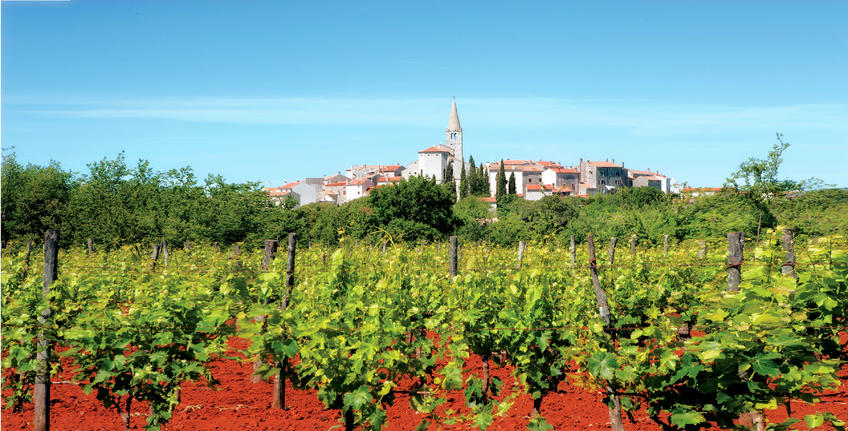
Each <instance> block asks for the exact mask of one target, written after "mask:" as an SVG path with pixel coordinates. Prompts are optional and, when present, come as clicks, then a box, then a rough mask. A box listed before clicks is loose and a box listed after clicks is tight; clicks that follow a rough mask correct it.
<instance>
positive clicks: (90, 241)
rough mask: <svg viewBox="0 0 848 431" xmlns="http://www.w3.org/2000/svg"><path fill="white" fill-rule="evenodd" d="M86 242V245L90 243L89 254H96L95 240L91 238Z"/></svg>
mask: <svg viewBox="0 0 848 431" xmlns="http://www.w3.org/2000/svg"><path fill="white" fill-rule="evenodd" d="M86 243H87V244H86V245H88V255H89V256H91V255H92V254H94V240H93V239H91V238H89V239H88V241H86Z"/></svg>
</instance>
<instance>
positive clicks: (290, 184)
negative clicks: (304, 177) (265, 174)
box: [280, 181, 301, 189]
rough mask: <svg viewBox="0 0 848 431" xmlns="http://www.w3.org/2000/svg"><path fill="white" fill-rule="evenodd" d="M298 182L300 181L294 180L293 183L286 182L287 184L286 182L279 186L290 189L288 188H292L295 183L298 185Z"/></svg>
mask: <svg viewBox="0 0 848 431" xmlns="http://www.w3.org/2000/svg"><path fill="white" fill-rule="evenodd" d="M300 183H301V181H295V182H293V183H288V184H286V185H283V186H280V188H281V189H290V188H292V187H294V186H296V185H298V184H300Z"/></svg>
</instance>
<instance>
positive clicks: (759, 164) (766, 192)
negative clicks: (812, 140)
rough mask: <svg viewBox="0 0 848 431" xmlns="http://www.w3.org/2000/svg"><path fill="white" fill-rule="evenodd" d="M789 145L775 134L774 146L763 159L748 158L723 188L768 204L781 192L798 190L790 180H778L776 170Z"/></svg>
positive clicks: (731, 175)
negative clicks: (775, 141)
mask: <svg viewBox="0 0 848 431" xmlns="http://www.w3.org/2000/svg"><path fill="white" fill-rule="evenodd" d="M787 148H789V143H788V142H784V141H783V134H781V133H778V134H777V143H776V144H774V146H773V147H772V149H771V151H769V153H768V156H766V158H765V159H758V158H755V157H749V158H748V160H746V161H744V162H742V163H741V164H740V165H739V169H738V170H736V171H735V172H733V173H732V174H730V177H728V178H727V180H726V181H725V184H724V186H725V187H728V188H732V189H735V190H738V191H741V192H743V193H745V194H746V195H748V197H750V198H751V199H754V200H755V201H761V202H764V203H765V204H766V205H768V203H769V202H771V200H772V199H773V198H774V196H776V195H777V194H779V193H781V192H786V191H788V190H794V189H797V188H798V183H796V182H795V181H792V180H786V179H780V178H778V170H779V169H780V164H781V163H782V162H783V158H782V156H783V152H784V151H785V150H786V149H787Z"/></svg>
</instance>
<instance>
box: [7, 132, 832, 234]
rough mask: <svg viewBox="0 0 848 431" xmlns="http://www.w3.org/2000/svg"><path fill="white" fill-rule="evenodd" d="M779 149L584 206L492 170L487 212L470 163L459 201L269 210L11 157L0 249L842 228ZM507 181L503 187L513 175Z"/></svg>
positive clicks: (408, 194)
mask: <svg viewBox="0 0 848 431" xmlns="http://www.w3.org/2000/svg"><path fill="white" fill-rule="evenodd" d="M778 139H779V143H778V144H776V145H775V146H774V148H772V150H771V151H770V152H769V155H768V157H766V158H765V159H757V158H749V159H748V160H746V161H745V162H743V163H742V164H740V168H739V170H738V171H736V172H733V173H732V174H731V175H730V177H729V178H728V180H727V183H726V184H725V188H724V189H723V190H722V192H719V193H717V194H715V195H713V196H706V197H699V198H693V197H691V196H688V195H687V194H685V193H684V194H682V195H677V194H665V193H662V192H660V191H659V190H657V189H654V188H649V187H639V188H622V189H620V190H618V191H617V193H614V194H603V195H597V196H592V197H588V198H577V197H558V196H546V197H544V198H542V199H541V200H538V201H527V200H525V199H523V198H521V197H519V196H517V195H516V194H515V192H514V186H512V188H513V189H511V187H510V183H511V182H510V181H509V180H508V179H506V177H505V175H504V174H503V172H502V171H500V169H499V172H498V174H497V180H498V181H496V184H497V186H498V190H497V192H498V193H496V195H497V197H498V199H497V208H496V209H494V208H492V206H491V204H490V203H489V202H487V201H485V200H483V199H482V197H488V196H489V194H490V191H489V181H488V172H487V171H486V168H485V166H484V165H483V164H481V165H480V166H477V165H476V164H475V163H474V160H473V158H471V159H470V163H469V166H470V168H469V169H467V170H466V169H465V167H463V169H461V171H460V172H461V174H460V181H459V193H460V197H461V199H459V201H458V202H457V200H456V188H455V187H456V186H455V184H454V182H453V168H452V167H451V166H449V167H448V168H449V169H446V172H445V178H446V181H444V182H443V183H442V184H437V183H436V181H435V180H434V179H431V178H422V177H412V178H410V179H409V180H404V181H401V182H400V183H399V184H397V185H395V186H392V187H380V188H378V189H374V190H372V192H371V193H370V194H369V196H368V197H366V198H361V199H357V200H354V201H352V202H349V203H346V204H343V205H340V206H336V205H332V204H327V203H316V204H309V205H304V206H301V207H297V208H295V207H296V202H295V201H293V200H287V201H284V202H283V203H281V204H275V203H274V202H272V201H271V200H270V199H269V197H268V195H267V193H266V192H265V191H264V190H263V189H262V188H261V186H260V184H259V183H258V182H247V183H230V182H227V181H226V180H225V179H224V178H222V177H221V176H220V175H209V176H208V177H207V178H205V179H204V180H199V179H198V178H197V177H196V176H195V174H194V172H193V170H192V169H191V168H190V167H183V168H179V169H171V170H167V171H155V170H153V169H152V168H151V167H150V164H149V163H148V162H147V161H145V160H139V161H138V162H137V163H136V164H135V166H129V165H128V164H127V162H126V160H125V157H124V155H123V154H119V155H118V156H117V157H116V158H114V159H108V158H104V159H102V160H100V161H97V162H93V163H90V164H88V172H87V173H85V174H75V173H72V172H70V171H68V170H65V169H63V168H62V167H61V166H60V165H59V164H58V163H56V162H53V163H50V164H48V165H47V166H40V165H34V164H26V165H23V164H21V163H19V162H18V161H17V160H16V159H15V155H14V153H11V154H8V155H5V156H4V157H3V160H2V191H1V192H0V193H1V194H2V239H3V242H4V245H5V244H6V243H8V242H9V241H13V242H19V243H21V242H24V241H28V240H33V239H37V238H40V237H41V236H42V235H43V234H44V231H45V230H46V229H47V228H54V229H58V230H60V231H61V232H62V241H63V242H66V243H70V244H75V245H82V244H85V243H86V241H87V239H88V238H91V239H92V240H93V242H94V243H95V244H96V245H97V246H100V247H106V248H109V247H118V246H121V245H126V244H140V243H144V242H156V241H161V240H167V241H168V242H169V243H171V244H183V243H185V242H187V241H188V242H208V243H218V244H221V245H225V244H232V243H239V242H240V243H245V244H246V245H248V246H257V247H258V246H261V244H262V240H264V239H277V238H283V237H284V236H285V235H286V234H287V233H288V232H297V233H298V238H300V241H302V242H304V243H309V242H315V243H320V244H325V245H327V244H328V245H335V244H338V243H339V241H340V240H341V239H342V238H350V239H353V240H356V241H367V242H370V243H381V242H383V241H393V242H405V241H420V240H429V241H433V240H443V239H445V238H446V237H447V236H449V235H458V236H459V237H460V238H461V239H462V240H463V241H487V242H492V243H495V244H501V245H511V244H515V243H516V242H517V241H519V240H536V241H562V242H568V241H569V240H570V237H571V236H572V235H573V236H575V238H576V239H578V240H582V239H583V238H585V237H586V235H588V234H589V233H592V234H594V235H595V236H600V237H610V236H618V237H622V238H624V237H630V236H631V235H634V234H635V235H636V236H637V238H638V239H639V240H640V241H641V242H650V243H659V242H661V241H662V238H663V237H664V235H669V236H670V237H671V238H674V239H677V240H684V239H687V238H697V239H705V238H712V237H719V236H722V235H724V234H725V233H726V232H728V231H743V232H746V234H747V235H748V236H749V237H752V236H753V235H756V233H757V231H758V230H761V229H766V228H769V227H774V226H776V225H778V224H780V225H785V226H789V227H791V228H793V230H795V231H796V232H797V233H798V234H801V235H803V234H810V235H821V234H832V233H838V232H845V231H846V228H848V221H846V218H845V217H844V216H843V215H844V214H845V212H846V210H848V191H846V190H845V189H836V188H823V187H822V184H821V182H820V181H818V182H817V181H815V180H812V181H811V180H808V181H805V182H800V183H798V182H793V181H789V180H785V179H780V178H779V177H778V168H779V165H780V163H781V162H782V158H781V157H782V153H783V151H784V150H785V149H786V148H787V147H788V144H786V143H784V142H783V141H782V140H781V137H780V136H778ZM512 184H514V179H513V182H512Z"/></svg>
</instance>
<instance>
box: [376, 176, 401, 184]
mask: <svg viewBox="0 0 848 431" xmlns="http://www.w3.org/2000/svg"><path fill="white" fill-rule="evenodd" d="M402 179H403V177H380V178H379V179H378V180H377V181H378V182H381V183H386V182H392V183H396V182H398V181H400V180H402Z"/></svg>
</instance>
